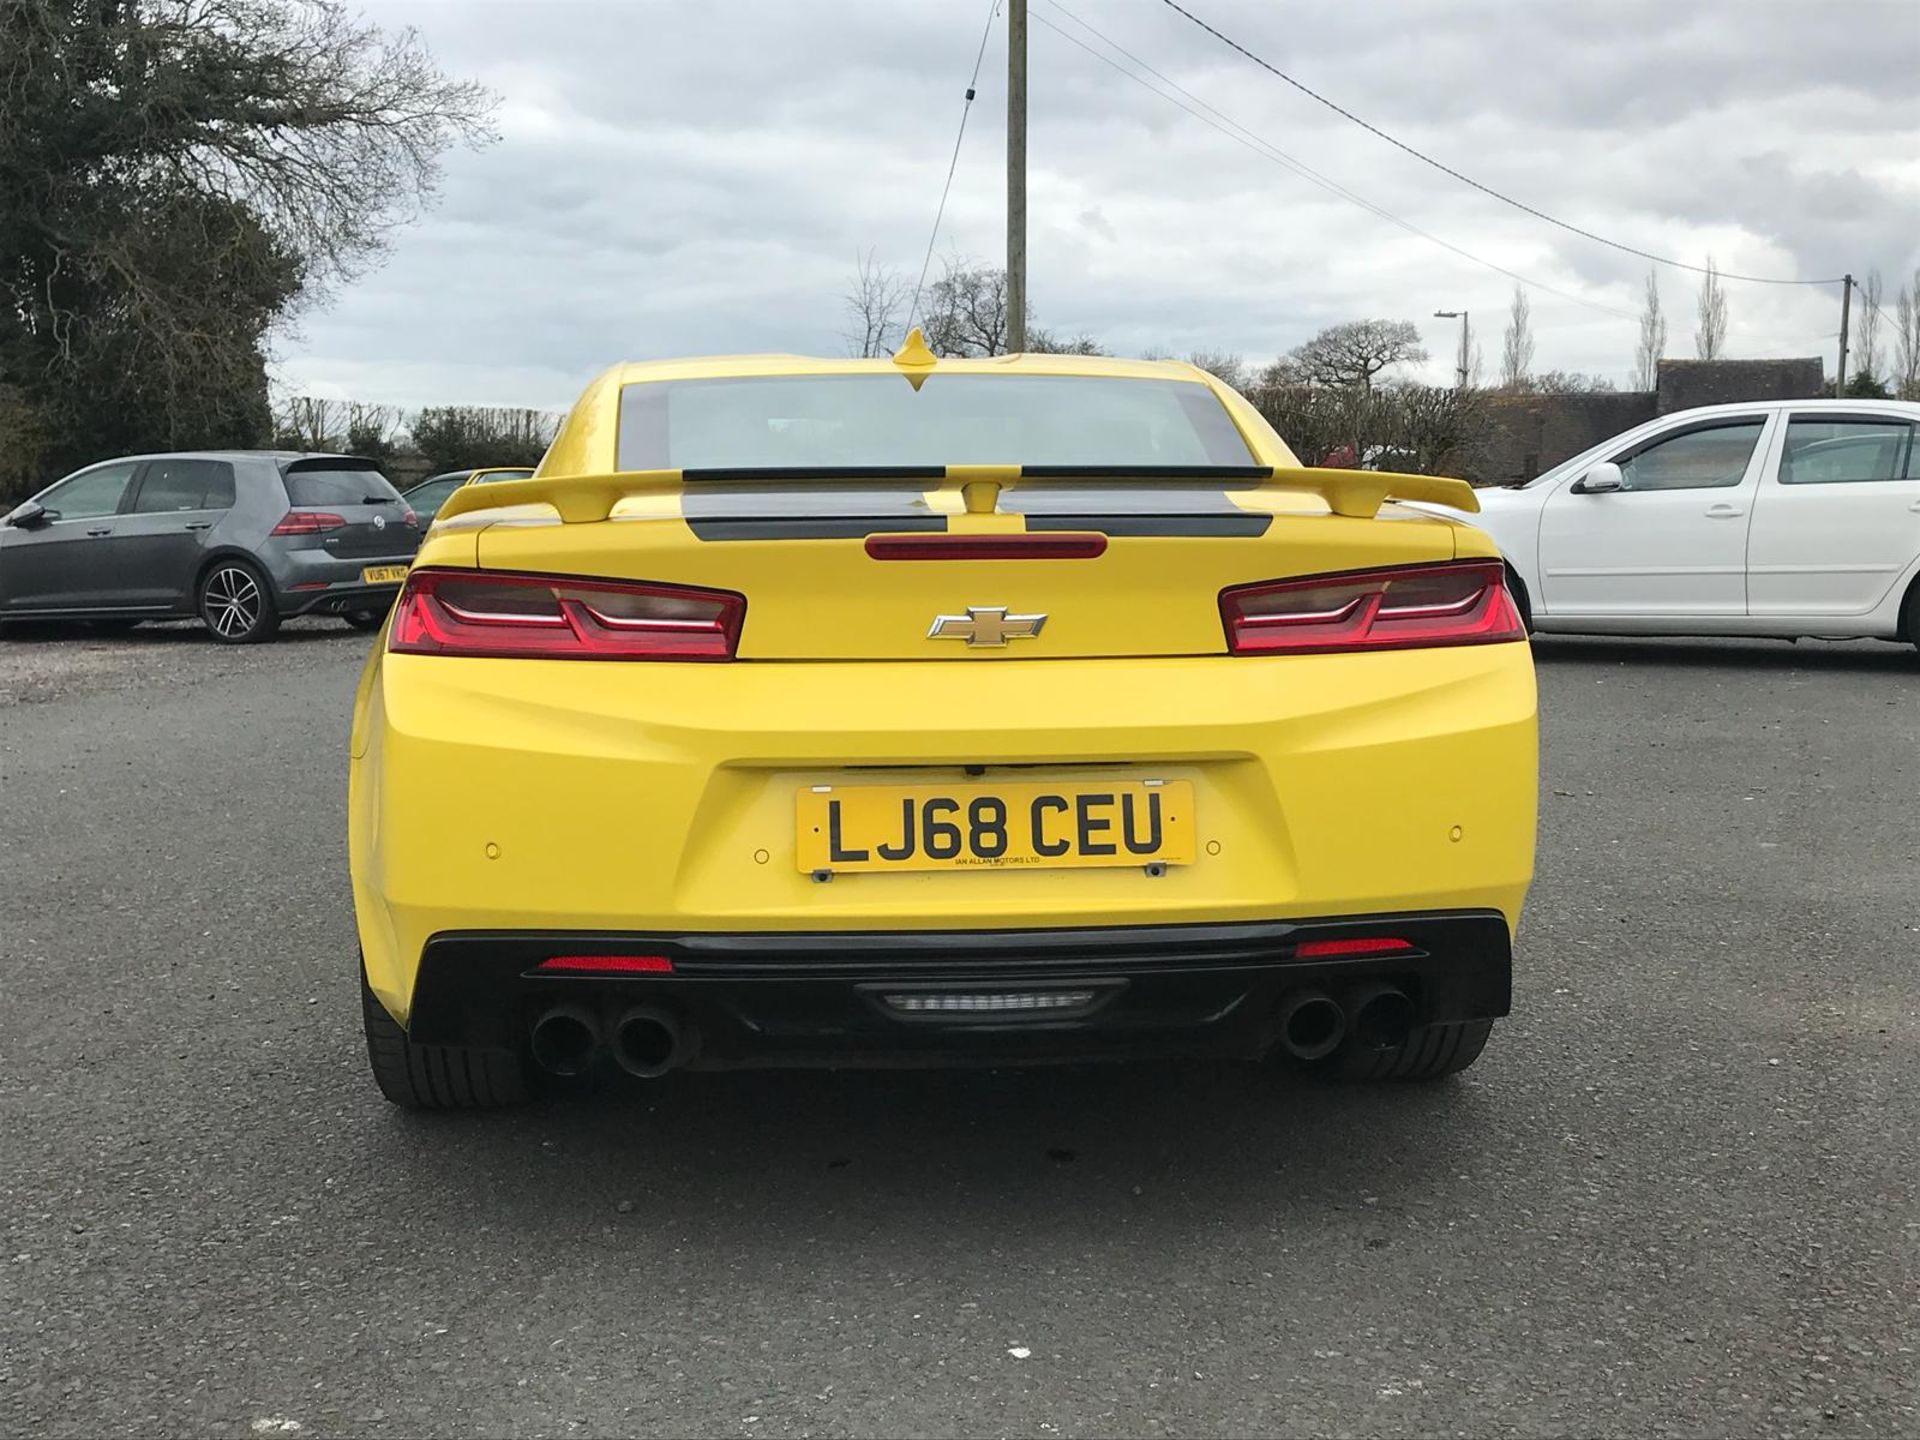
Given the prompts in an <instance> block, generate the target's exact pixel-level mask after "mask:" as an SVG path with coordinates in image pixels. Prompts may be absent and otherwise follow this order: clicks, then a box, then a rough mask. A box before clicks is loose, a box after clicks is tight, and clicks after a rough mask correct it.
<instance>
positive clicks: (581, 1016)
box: [533, 1005, 600, 1075]
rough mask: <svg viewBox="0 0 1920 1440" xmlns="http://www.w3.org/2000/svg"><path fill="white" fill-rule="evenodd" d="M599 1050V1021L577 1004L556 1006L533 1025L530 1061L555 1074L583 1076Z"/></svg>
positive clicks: (590, 1012)
mask: <svg viewBox="0 0 1920 1440" xmlns="http://www.w3.org/2000/svg"><path fill="white" fill-rule="evenodd" d="M599 1048H600V1021H599V1019H598V1017H596V1016H595V1015H594V1014H593V1012H592V1011H590V1010H583V1009H581V1008H580V1007H579V1006H578V1005H555V1006H554V1007H553V1008H552V1009H551V1010H548V1011H546V1012H545V1013H544V1014H543V1015H541V1017H540V1018H539V1019H538V1020H536V1021H534V1022H533V1058H534V1061H535V1063H537V1064H538V1065H539V1066H540V1068H541V1069H542V1070H546V1071H549V1072H551V1073H552V1074H555V1075H579V1074H583V1073H584V1072H585V1071H586V1069H587V1067H588V1066H589V1065H591V1064H592V1063H593V1057H594V1053H595V1052H596V1051H598V1050H599Z"/></svg>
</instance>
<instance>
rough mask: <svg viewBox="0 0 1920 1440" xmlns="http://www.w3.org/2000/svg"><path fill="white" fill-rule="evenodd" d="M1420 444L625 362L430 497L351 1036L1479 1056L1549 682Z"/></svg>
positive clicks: (595, 1053) (427, 1045)
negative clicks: (1350, 450)
mask: <svg viewBox="0 0 1920 1440" xmlns="http://www.w3.org/2000/svg"><path fill="white" fill-rule="evenodd" d="M1402 500H1411V501H1416V502H1417V501H1429V502H1434V501H1437V502H1440V503H1442V504H1445V505H1448V506H1452V507H1454V508H1456V509H1458V510H1466V511H1471V510H1473V509H1474V508H1475V505H1474V500H1473V495H1472V492H1471V491H1470V490H1469V489H1468V488H1467V487H1466V486H1465V485H1463V484H1461V483H1460V482H1458V481H1453V480H1441V479H1434V478H1431V477H1424V476H1402V475H1388V474H1378V473H1373V472H1366V471H1339V470H1316V469H1303V468H1300V467H1299V465H1298V463H1297V461H1296V460H1295V458H1294V456H1293V455H1292V453H1291V452H1290V451H1289V450H1288V449H1287V447H1286V445H1285V443H1284V442H1283V441H1282V440H1281V439H1280V437H1279V436H1277V435H1276V434H1275V433H1274V432H1273V430H1272V429H1271V428H1270V427H1269V426H1268V425H1267V424H1266V422H1265V421H1264V420H1263V419H1262V418H1261V417H1260V415H1259V414H1258V412H1257V411H1255V410H1254V409H1253V407H1252V406H1251V405H1249V404H1248V403H1247V402H1246V401H1245V400H1244V399H1242V398H1241V397H1240V396H1239V395H1238V394H1236V393H1235V392H1234V391H1232V390H1231V389H1229V388H1228V387H1226V386H1224V385H1222V384H1221V383H1220V382H1219V381H1217V380H1215V379H1213V378H1212V377H1211V376H1209V375H1206V374H1204V373H1203V372H1201V371H1199V370H1197V369H1195V368H1193V367H1191V366H1189V365H1185V364H1178V363H1167V362H1146V361H1130V360H1115V359H1099V358H1087V357H1081V356H1061V355H1023V356H1012V357H1003V358H998V359H990V360H936V359H935V358H934V356H933V355H932V354H931V353H930V352H928V350H927V349H926V348H925V346H924V344H923V343H922V342H921V340H920V338H919V336H918V334H917V332H916V333H915V334H914V335H913V336H910V337H909V339H908V342H907V344H906V345H905V346H904V347H903V348H902V349H901V351H900V352H899V354H897V355H895V356H894V357H892V359H891V360H887V359H879V360H811V359H803V358H800V357H795V356H749V357H743V358H729V359H709V360H691V361H677V362H662V363H652V364H635V365H624V366H619V367H616V368H615V369H613V370H611V371H609V372H607V373H606V374H605V375H603V376H601V377H600V378H599V379H598V380H596V381H595V382H594V383H593V385H592V386H590V387H589V388H588V390H587V392H586V394H585V395H584V396H583V397H582V398H581V400H580V402H579V404H578V405H577V406H576V407H575V408H574V410H573V412H572V414H571V415H570V416H569V417H568V419H567V421H566V423H565V425H564V426H563V427H562V429H561V431H560V433H559V436H558V438H557V439H556V440H555V441H554V444H553V446H552V448H551V450H550V451H549V452H548V454H547V456H546V459H545V460H544V461H543V462H542V464H541V465H540V467H539V470H538V472H537V473H536V474H535V475H534V476H533V477H532V478H530V479H525V480H503V481H499V482H496V483H492V484H487V485H479V486H466V487H463V488H461V489H460V490H457V491H455V492H454V494H453V496H452V497H451V498H450V499H449V500H448V501H447V503H446V505H445V506H444V507H443V508H442V509H441V511H440V514H439V517H438V519H437V521H436V523H435V524H434V527H433V529H432V531H431V533H430V534H429V535H428V537H427V539H426V541H425V543H424V544H423V546H422V547H421V550H420V554H419V557H418V560H417V561H416V563H415V565H414V567H413V570H412V573H411V574H410V576H409V578H408V580H407V582H406V586H405V588H404V590H403V592H402V594H401V596H400V599H399V600H398V602H397V603H396V604H395V606H394V609H393V613H392V615H391V617H390V619H389V621H388V625H387V629H386V632H385V634H384V636H383V638H382V640H381V642H380V643H379V644H378V645H377V646H376V647H375V650H374V653H373V655H372V656H371V658H370V659H369V660H368V662H367V667H366V670H365V673H364V674H363V675H362V677H361V681H360V686H359V691H358V695H357V697H356V701H355V707H354V717H353V738H352V757H353V758H352V781H351V796H350V814H351V819H350V829H351V837H350V841H351V853H352V868H353V889H354V902H355V907H356V911H357V916H358V922H359V935H360V944H361V950H362V957H363V966H364V990H365V994H364V1008H365V1019H366V1028H367V1039H368V1048H369V1052H370V1055H371V1058H372V1064H373V1071H374V1076H375V1078H376V1080H377V1081H378V1082H379V1085H380V1088H381V1089H382V1091H384V1092H385V1094H386V1095H387V1097H388V1098H389V1099H391V1100H394V1101H396V1102H398V1103H400V1104H403V1105H415V1106H481V1105H493V1104H500V1103H505V1102H509V1101H513V1100H516V1099H519V1098H521V1097H523V1096H524V1095H526V1094H527V1093H528V1091H529V1088H530V1087H532V1086H533V1085H535V1084H536V1083H537V1082H538V1081H539V1079H540V1077H541V1076H542V1075H543V1074H554V1075H571V1074H580V1073H582V1072H585V1071H588V1070H590V1069H593V1068H595V1067H598V1066H603V1065H612V1064H617V1065H619V1066H620V1067H622V1068H624V1069H625V1070H627V1071H629V1072H631V1073H633V1074H636V1075H642V1076H652V1075H659V1074H662V1073H665V1072H666V1071H669V1070H672V1069H674V1068H676V1067H681V1066H694V1067H713V1066H736V1065H821V1064H825V1065H853V1064H862V1063H879V1064H888V1063H935V1064H938V1063H948V1062H953V1063H981V1062H987V1063H1017V1062H1023V1061H1050V1060H1064V1059H1075V1058H1106V1057H1124V1056H1135V1055H1150V1054H1165V1053H1169V1052H1173V1053H1179V1052H1186V1053H1212V1054H1226V1055H1240V1056H1247V1057H1265V1056H1269V1055H1271V1056H1275V1057H1290V1058H1291V1060H1292V1061H1294V1062H1296V1063H1299V1064H1304V1065H1310V1066H1314V1067H1318V1068H1322V1069H1325V1070H1327V1071H1329V1072H1331V1073H1334V1074H1340V1075H1347V1076H1352V1077H1357V1078H1405V1079H1426V1078H1432V1077H1435V1076H1440V1075H1445V1074H1448V1073H1451V1072H1453V1071H1456V1070H1459V1069H1461V1068H1463V1067H1465V1066H1466V1065H1469V1064H1471V1063H1472V1062H1473V1060H1474V1059H1475V1058H1476V1057H1477V1056H1478V1055H1479V1054H1480V1052H1481V1049H1482V1047H1483V1046H1484V1045H1485V1043H1486V1041H1487V1037H1488V1033H1489V1030H1490V1029H1491V1026H1492V1022H1493V1021H1494V1020H1495V1019H1497V1018H1498V1017H1500V1016H1502V1015H1504V1014H1506V1013H1507V1010H1508V1005H1509V992H1510V983H1511V969H1512V960H1511V956H1512V946H1511V940H1512V935H1513V930H1514V926H1515V924H1516V922H1517V921H1518V920H1519V917H1520V907H1521V903H1522V900H1523V898H1524V897H1525V894H1526V889H1527V885H1528V881H1529V879H1530V877H1531V874H1532V867H1533V843H1534V808H1535V766H1536V749H1537V742H1536V734H1535V701H1534V686H1533V670H1532V664H1531V660H1530V657H1529V654H1528V648H1527V644H1526V640H1525V636H1524V632H1523V629H1522V626H1521V623H1520V621H1519V618H1518V616H1517V614H1516V612H1515V608H1514V605H1513V602H1512V601H1511V599H1510V598H1509V594H1508V589H1507V584H1506V576H1505V573H1504V571H1503V569H1502V565H1501V562H1500V559H1499V557H1498V553H1497V552H1496V550H1495V549H1494V547H1493V545H1492V544H1491V543H1490V542H1489V541H1488V539H1487V538H1486V536H1484V535H1483V534H1481V533H1480V532H1479V531H1477V530H1474V529H1472V528H1470V527H1468V526H1465V525H1462V524H1459V523H1456V522H1454V521H1451V520H1448V519H1443V518H1439V517H1437V516H1435V515H1432V514H1429V513H1425V512H1422V511H1421V510H1419V509H1417V508H1415V507H1412V506H1405V505H1401V504H1398V503H1396V502H1397V501H1402Z"/></svg>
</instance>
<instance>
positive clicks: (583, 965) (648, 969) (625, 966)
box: [534, 955, 673, 975]
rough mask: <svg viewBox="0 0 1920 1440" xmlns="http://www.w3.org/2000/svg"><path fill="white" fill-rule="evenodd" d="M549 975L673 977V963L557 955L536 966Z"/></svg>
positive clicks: (644, 957) (645, 957)
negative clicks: (560, 973)
mask: <svg viewBox="0 0 1920 1440" xmlns="http://www.w3.org/2000/svg"><path fill="white" fill-rule="evenodd" d="M534 969H536V970H545V971H546V972H548V973H549V974H552V973H555V972H563V973H566V972H570V973H573V974H576V975H671V974H672V973H673V961H671V960H669V959H668V958H667V957H666V956H664V955H556V956H554V957H553V958H552V959H551V960H542V961H541V962H540V963H539V964H538V965H536V966H534Z"/></svg>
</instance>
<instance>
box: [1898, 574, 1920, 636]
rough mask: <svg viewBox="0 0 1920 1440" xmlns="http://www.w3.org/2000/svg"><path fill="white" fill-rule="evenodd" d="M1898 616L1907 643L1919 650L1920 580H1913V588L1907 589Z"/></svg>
mask: <svg viewBox="0 0 1920 1440" xmlns="http://www.w3.org/2000/svg"><path fill="white" fill-rule="evenodd" d="M1900 617H1901V618H1900V624H1901V626H1902V627H1903V628H1904V629H1905V630H1906V633H1907V640H1908V643H1910V644H1911V645H1912V646H1913V647H1914V649H1916V650H1920V580H1916V581H1914V582H1913V588H1912V589H1911V590H1909V591H1907V603H1906V604H1905V605H1903V606H1901V607H1900Z"/></svg>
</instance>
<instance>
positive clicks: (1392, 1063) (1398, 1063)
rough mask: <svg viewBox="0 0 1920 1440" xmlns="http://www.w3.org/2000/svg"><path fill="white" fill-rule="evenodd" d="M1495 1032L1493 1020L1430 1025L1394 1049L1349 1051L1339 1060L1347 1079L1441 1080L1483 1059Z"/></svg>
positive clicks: (1341, 1073) (1341, 1074)
mask: <svg viewBox="0 0 1920 1440" xmlns="http://www.w3.org/2000/svg"><path fill="white" fill-rule="evenodd" d="M1492 1033H1493V1022H1492V1021H1491V1020H1469V1021H1468V1022H1467V1023H1466V1024H1464V1025H1427V1026H1424V1027H1422V1028H1421V1029H1418V1030H1415V1031H1414V1032H1413V1033H1412V1034H1411V1035H1409V1036H1408V1037H1407V1038H1406V1041H1405V1043H1404V1044H1400V1045H1396V1046H1394V1047H1393V1048H1392V1049H1391V1050H1348V1051H1347V1052H1345V1053H1344V1054H1342V1055H1341V1056H1340V1057H1339V1062H1338V1063H1339V1075H1340V1078H1341V1079H1343V1080H1363V1081H1364V1080H1438V1079H1440V1078H1441V1077H1442V1076H1445V1075H1455V1074H1458V1073H1459V1072H1460V1071H1462V1070H1464V1069H1466V1068H1467V1067H1468V1066H1469V1065H1471V1064H1473V1062H1474V1061H1476V1060H1478V1059H1479V1058H1480V1052H1481V1051H1482V1050H1484V1049H1486V1048H1487V1037H1488V1036H1489V1035H1491V1034H1492Z"/></svg>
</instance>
